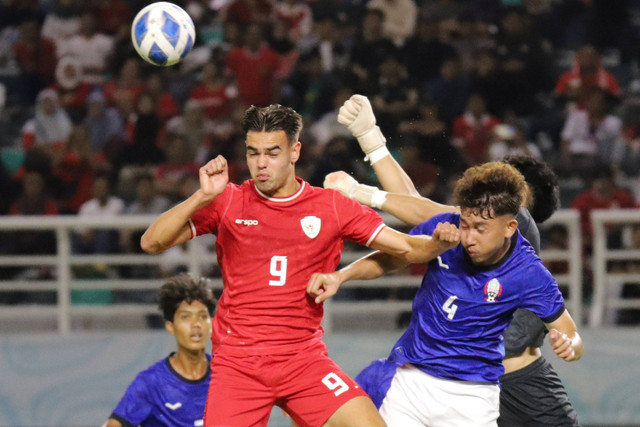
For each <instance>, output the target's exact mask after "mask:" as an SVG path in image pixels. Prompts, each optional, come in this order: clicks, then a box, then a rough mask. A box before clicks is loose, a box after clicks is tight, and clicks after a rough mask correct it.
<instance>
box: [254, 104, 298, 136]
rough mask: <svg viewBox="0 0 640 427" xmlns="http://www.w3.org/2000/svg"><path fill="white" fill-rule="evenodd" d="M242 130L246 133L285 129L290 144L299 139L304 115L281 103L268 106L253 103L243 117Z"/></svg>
mask: <svg viewBox="0 0 640 427" xmlns="http://www.w3.org/2000/svg"><path fill="white" fill-rule="evenodd" d="M242 130H243V132H244V133H245V135H246V134H247V133H248V132H249V131H255V132H276V131H279V130H282V131H284V133H285V134H286V135H287V139H288V140H289V144H293V143H295V142H297V141H298V137H299V136H300V132H301V131H302V117H301V116H300V114H298V113H297V112H296V111H295V110H294V109H293V108H290V107H284V106H282V105H280V104H272V105H269V106H267V107H256V106H255V105H252V106H251V107H249V109H248V110H247V111H246V112H245V113H244V117H243V118H242Z"/></svg>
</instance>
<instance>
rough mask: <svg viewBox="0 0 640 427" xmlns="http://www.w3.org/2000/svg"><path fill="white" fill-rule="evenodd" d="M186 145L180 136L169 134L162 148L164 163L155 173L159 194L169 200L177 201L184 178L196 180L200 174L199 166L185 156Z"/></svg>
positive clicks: (183, 138) (186, 151)
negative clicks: (190, 177)
mask: <svg viewBox="0 0 640 427" xmlns="http://www.w3.org/2000/svg"><path fill="white" fill-rule="evenodd" d="M186 145H187V141H186V139H185V137H184V136H183V135H182V134H179V133H172V134H170V135H169V138H168V139H167V142H166V144H165V146H164V157H165V161H164V163H161V164H160V165H159V166H158V167H157V168H156V171H155V179H156V188H157V189H158V192H159V194H161V195H163V196H165V197H168V198H169V199H171V200H174V199H177V198H178V197H179V195H180V194H181V193H180V188H181V180H182V178H183V177H184V176H186V175H190V176H194V177H196V178H198V174H199V172H200V164H199V163H196V162H195V161H194V160H193V158H192V157H189V156H188V155H187V153H188V150H187V149H185V146H186Z"/></svg>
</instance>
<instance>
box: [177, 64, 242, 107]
mask: <svg viewBox="0 0 640 427" xmlns="http://www.w3.org/2000/svg"><path fill="white" fill-rule="evenodd" d="M235 97H236V91H235V88H233V87H231V86H228V85H227V81H226V79H225V76H224V72H223V70H221V69H220V67H219V66H218V64H216V63H215V62H214V61H209V62H207V63H206V64H204V67H203V68H202V75H201V79H200V84H199V85H198V86H196V87H194V88H193V89H192V90H191V95H190V96H189V99H193V100H196V101H198V102H199V103H200V105H202V107H203V108H204V113H205V115H206V116H207V117H208V118H210V119H215V118H220V117H228V116H229V115H230V114H231V109H232V107H233V101H234V98H235Z"/></svg>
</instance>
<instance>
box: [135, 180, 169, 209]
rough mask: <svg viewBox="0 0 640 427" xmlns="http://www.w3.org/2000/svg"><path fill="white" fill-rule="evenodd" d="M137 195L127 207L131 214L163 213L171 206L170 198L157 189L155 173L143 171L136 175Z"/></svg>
mask: <svg viewBox="0 0 640 427" xmlns="http://www.w3.org/2000/svg"><path fill="white" fill-rule="evenodd" d="M135 182H136V197H135V199H134V200H133V202H131V203H130V204H129V205H128V206H127V208H126V213H127V214H130V215H149V214H161V213H162V212H164V211H166V210H167V209H168V208H169V200H168V199H167V198H166V197H163V196H161V195H159V194H158V193H157V191H156V187H155V182H154V177H153V174H151V173H147V172H141V173H139V174H138V175H137V176H136V180H135Z"/></svg>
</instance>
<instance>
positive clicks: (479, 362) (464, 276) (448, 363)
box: [308, 162, 584, 426]
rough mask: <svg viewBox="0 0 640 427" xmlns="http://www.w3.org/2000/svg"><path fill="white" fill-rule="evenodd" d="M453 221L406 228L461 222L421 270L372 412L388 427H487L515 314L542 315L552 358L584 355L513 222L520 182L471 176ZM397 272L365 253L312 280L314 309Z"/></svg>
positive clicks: (522, 190)
mask: <svg viewBox="0 0 640 427" xmlns="http://www.w3.org/2000/svg"><path fill="white" fill-rule="evenodd" d="M454 193H455V198H456V200H457V202H458V205H459V206H460V213H457V212H452V213H443V214H439V215H436V216H435V217H433V218H432V219H430V220H429V221H426V222H424V223H422V224H420V225H418V226H417V227H415V228H414V229H413V230H412V232H411V233H412V234H422V235H429V234H431V232H432V231H433V230H434V228H435V227H436V225H437V224H438V223H441V222H449V223H451V224H460V241H461V245H458V246H457V247H456V248H454V249H451V250H449V251H447V252H445V253H443V254H442V255H441V256H440V257H438V258H437V259H436V260H434V261H432V262H430V263H429V271H428V274H426V275H425V277H424V279H423V283H422V286H421V287H420V289H419V290H418V293H417V295H416V297H415V300H414V305H413V315H412V319H411V324H410V326H409V329H408V330H407V332H406V333H405V334H404V335H403V336H402V337H401V338H400V340H399V341H398V342H397V343H396V345H395V346H394V349H393V350H392V352H391V354H390V356H389V361H390V362H393V363H396V364H397V365H398V367H397V369H396V373H395V376H394V377H393V379H392V381H391V385H390V388H389V390H388V392H387V394H386V396H385V397H384V400H383V402H382V406H381V407H380V412H381V414H382V416H383V418H384V419H385V421H386V422H387V423H388V425H390V426H394V425H397V426H418V425H436V426H437V425H443V424H447V423H449V424H447V425H451V423H453V424H456V425H476V426H495V425H496V419H497V417H498V405H499V387H498V381H499V377H500V376H501V375H502V373H503V372H504V368H503V366H502V363H501V362H502V358H503V357H504V348H503V344H502V338H501V334H502V333H503V332H504V330H505V329H506V327H507V325H508V323H509V322H510V320H511V316H512V314H513V312H514V311H515V310H516V309H517V308H525V309H528V310H530V311H532V312H533V313H535V314H536V315H537V316H538V317H540V318H541V319H542V320H543V321H544V322H545V323H546V325H547V328H548V329H549V330H550V333H549V335H550V340H551V342H552V347H553V350H554V352H555V353H556V354H557V355H558V356H559V357H561V358H563V359H565V360H567V361H572V360H577V359H579V358H580V356H581V355H582V352H583V350H584V348H583V344H582V340H581V338H580V336H579V334H578V332H577V328H576V326H575V323H574V322H573V320H572V319H571V316H570V315H569V313H568V312H567V311H566V309H565V307H564V300H563V298H562V294H561V293H560V291H559V290H558V287H557V284H556V282H555V280H554V279H553V277H552V276H551V274H550V273H549V272H548V270H547V269H546V268H545V267H544V266H543V265H542V262H541V261H540V259H539V258H538V257H537V256H536V255H535V252H534V250H533V248H532V247H531V245H530V244H529V242H528V241H527V240H525V239H524V238H523V237H522V236H521V235H520V234H519V233H518V231H517V221H516V220H515V216H516V215H517V213H518V210H519V207H520V205H521V204H522V201H523V197H524V195H525V194H526V185H525V182H524V178H523V177H522V175H521V174H520V173H519V172H518V171H517V170H516V169H515V168H513V167H512V166H509V165H506V164H504V163H500V162H493V163H488V164H485V165H482V166H478V167H474V168H470V169H469V170H467V171H466V172H465V174H464V176H463V177H462V178H461V179H460V180H458V182H457V184H456V187H455V190H454ZM404 265H405V263H404V262H400V261H399V260H397V259H394V258H392V257H388V256H386V255H382V254H380V253H373V254H371V255H369V256H367V257H365V258H363V259H360V260H358V261H356V262H355V263H352V264H351V265H349V266H347V267H345V268H343V269H341V270H339V271H337V272H335V273H331V274H318V275H314V276H313V277H312V279H311V280H310V282H309V286H308V292H309V294H310V295H311V296H312V297H315V299H316V302H321V301H324V300H325V299H326V298H328V297H329V296H331V295H333V294H335V292H336V291H337V289H338V288H339V286H340V285H341V284H342V283H344V282H345V281H348V280H356V279H373V278H376V277H379V276H381V275H382V274H384V273H385V272H388V271H391V270H394V269H397V268H401V267H403V266H404Z"/></svg>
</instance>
